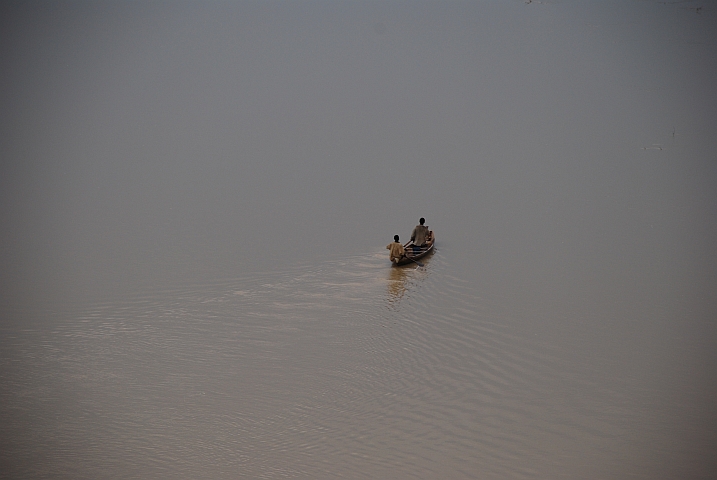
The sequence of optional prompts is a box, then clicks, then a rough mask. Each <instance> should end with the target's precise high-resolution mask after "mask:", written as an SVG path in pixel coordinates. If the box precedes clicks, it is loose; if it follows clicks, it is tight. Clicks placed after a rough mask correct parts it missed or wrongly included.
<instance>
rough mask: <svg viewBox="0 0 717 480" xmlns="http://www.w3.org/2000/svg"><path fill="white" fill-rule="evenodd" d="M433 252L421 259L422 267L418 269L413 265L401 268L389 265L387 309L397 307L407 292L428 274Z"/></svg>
mask: <svg viewBox="0 0 717 480" xmlns="http://www.w3.org/2000/svg"><path fill="white" fill-rule="evenodd" d="M432 257H433V252H431V253H430V254H429V255H427V256H425V257H424V258H422V259H421V263H422V264H423V265H424V266H422V267H419V266H418V265H417V264H415V263H411V264H409V265H403V266H395V265H391V266H390V267H388V269H387V270H388V304H389V307H393V308H395V307H397V306H398V304H399V302H400V301H401V299H402V298H403V297H404V296H405V295H406V293H407V292H409V291H410V290H412V289H413V287H415V286H417V285H418V283H417V282H420V281H422V280H424V279H425V278H426V277H427V276H428V275H429V273H430V268H429V265H428V264H429V263H430V260H431V258H432Z"/></svg>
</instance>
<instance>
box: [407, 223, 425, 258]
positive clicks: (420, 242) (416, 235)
mask: <svg viewBox="0 0 717 480" xmlns="http://www.w3.org/2000/svg"><path fill="white" fill-rule="evenodd" d="M418 223H419V225H416V228H414V229H413V233H411V241H412V242H413V245H412V247H413V253H414V255H415V254H417V253H418V252H419V251H420V250H421V247H423V246H424V245H425V244H426V240H428V227H427V226H425V225H424V223H426V219H425V218H423V217H421V219H420V220H419V221H418Z"/></svg>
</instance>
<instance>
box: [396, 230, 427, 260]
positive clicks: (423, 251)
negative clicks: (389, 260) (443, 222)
mask: <svg viewBox="0 0 717 480" xmlns="http://www.w3.org/2000/svg"><path fill="white" fill-rule="evenodd" d="M431 233H432V232H431ZM435 243H436V236H435V235H431V241H430V242H428V243H426V246H425V247H423V248H422V249H421V251H420V252H418V253H417V254H416V255H408V252H409V251H411V250H412V249H411V245H409V246H407V247H406V254H407V255H406V256H405V257H404V258H402V259H401V260H399V261H398V262H397V263H396V262H394V263H393V265H394V266H396V267H401V266H403V265H409V264H411V265H415V264H416V262H414V260H420V259H421V258H423V257H425V256H427V255H430V254H431V253H432V252H433V246H434V245H435Z"/></svg>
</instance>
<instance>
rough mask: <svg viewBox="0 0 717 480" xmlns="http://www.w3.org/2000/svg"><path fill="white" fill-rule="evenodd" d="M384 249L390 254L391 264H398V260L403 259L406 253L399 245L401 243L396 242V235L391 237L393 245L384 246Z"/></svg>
mask: <svg viewBox="0 0 717 480" xmlns="http://www.w3.org/2000/svg"><path fill="white" fill-rule="evenodd" d="M386 248H387V249H388V250H389V252H390V253H389V255H390V258H391V261H392V262H393V263H398V262H399V260H401V258H403V256H404V255H405V254H406V251H405V250H404V249H403V245H401V242H399V241H398V235H394V236H393V243H389V244H388V245H386Z"/></svg>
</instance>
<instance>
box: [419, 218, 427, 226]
mask: <svg viewBox="0 0 717 480" xmlns="http://www.w3.org/2000/svg"><path fill="white" fill-rule="evenodd" d="M419 222H420V223H421V225H423V224H424V223H426V219H425V218H423V217H421V219H420V220H419Z"/></svg>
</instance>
